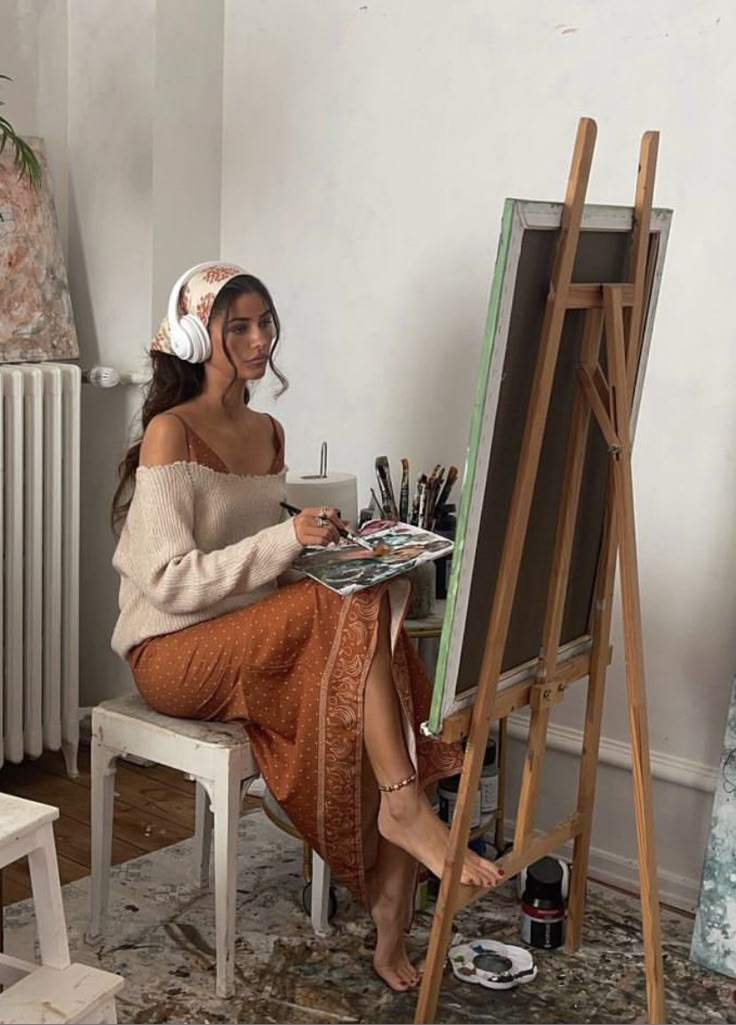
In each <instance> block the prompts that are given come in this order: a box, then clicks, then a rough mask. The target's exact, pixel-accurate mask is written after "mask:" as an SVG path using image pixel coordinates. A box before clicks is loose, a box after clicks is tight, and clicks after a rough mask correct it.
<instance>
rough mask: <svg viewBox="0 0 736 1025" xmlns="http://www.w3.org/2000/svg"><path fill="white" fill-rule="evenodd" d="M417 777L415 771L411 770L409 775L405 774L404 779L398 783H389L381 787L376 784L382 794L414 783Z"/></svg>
mask: <svg viewBox="0 0 736 1025" xmlns="http://www.w3.org/2000/svg"><path fill="white" fill-rule="evenodd" d="M416 778H417V774H416V772H412V774H411V776H407V777H406V779H402V780H401V782H400V783H390V784H389V785H388V786H386V787H383V786H381V784H380V783H379V784H378V789H379V790H380V791H381V793H383V794H391V793H393V791H394V790H402V789H403V788H404V787H408V786H409V784H410V783H415V782H416Z"/></svg>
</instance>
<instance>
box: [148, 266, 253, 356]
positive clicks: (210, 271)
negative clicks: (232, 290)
mask: <svg viewBox="0 0 736 1025" xmlns="http://www.w3.org/2000/svg"><path fill="white" fill-rule="evenodd" d="M246 273H247V271H245V270H244V269H243V268H242V267H238V266H237V265H236V264H234V263H213V264H211V265H210V266H209V267H205V268H203V269H202V270H200V271H197V272H196V274H193V275H192V276H191V278H189V280H188V281H187V282H186V284H185V285H184V286H183V287H182V289H181V291H180V293H179V314H180V315H183V314H185V313H191V314H192V315H193V316H195V317H196V318H197V319H198V320H199V321H201V323H202V326H203V327H204V328H205V330H206V329H207V324H208V323H209V319H210V314H211V313H212V304H213V303H214V301H215V299H216V298H217V296H218V294H219V292H220V291H221V290H222V288H223V287H224V286H225V285H226V284H227V283H228V281H232V279H233V278H237V277H239V275H241V274H246ZM151 352H167V353H168V354H169V355H170V356H175V355H176V353H175V352H174V350H173V349H172V347H171V332H170V331H169V318H168V316H166V317H164V319H163V320H162V321H161V324H160V325H159V329H158V331H157V332H156V334H155V335H154V336H153V341H152V342H151Z"/></svg>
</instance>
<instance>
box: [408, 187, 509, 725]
mask: <svg viewBox="0 0 736 1025" xmlns="http://www.w3.org/2000/svg"><path fill="white" fill-rule="evenodd" d="M514 205H515V200H513V199H507V200H506V202H505V203H504V207H503V217H502V220H501V235H500V238H499V240H498V252H497V254H496V265H495V267H494V270H493V283H492V285H491V295H490V299H489V301H488V316H487V317H486V327H485V333H484V336H483V349H482V351H481V356H480V368H479V372H478V383H477V385H476V388H475V399H474V401H473V415H472V418H471V421H470V438H469V441H468V450H467V457H466V460H465V473H464V474H463V486H462V493H461V495H460V508H459V510H458V515H457V528H456V532H455V547H454V550H453V553H452V568H451V570H450V582H449V584H448V585H447V604H446V606H445V619H444V623H443V626H442V636H441V638H440V647H439V653H438V655H437V668H436V671H435V677H434V690H433V692H432V707H431V709H430V713H429V720H428V722H427V729H428V730H429V732H430V733H434V734H438V733H440V732H441V730H442V702H443V697H444V683H445V673H446V671H447V655H448V649H449V646H450V633H451V630H452V622H453V619H454V617H455V604H456V602H457V587H458V580H459V576H460V567H461V566H462V563H463V548H464V545H465V530H466V528H467V524H468V512H469V509H470V496H471V494H472V491H473V483H474V481H475V469H476V460H477V457H478V442H479V440H480V431H481V425H482V423H483V411H484V407H485V401H486V393H487V391H488V375H489V372H490V367H491V355H492V353H493V345H494V342H495V338H496V328H497V326H498V315H499V311H500V308H501V286H502V284H503V279H504V275H505V273H506V260H507V258H508V252H509V242H510V240H511V222H512V219H513V214H514Z"/></svg>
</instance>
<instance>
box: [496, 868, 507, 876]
mask: <svg viewBox="0 0 736 1025" xmlns="http://www.w3.org/2000/svg"><path fill="white" fill-rule="evenodd" d="M498 874H499V875H500V876H505V875H506V873H505V872H504V870H503V869H502V868H499V870H498Z"/></svg>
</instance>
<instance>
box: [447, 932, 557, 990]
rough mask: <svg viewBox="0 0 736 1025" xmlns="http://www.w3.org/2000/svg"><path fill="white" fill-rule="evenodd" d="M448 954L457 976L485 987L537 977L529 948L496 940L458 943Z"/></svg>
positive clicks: (505, 986)
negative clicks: (525, 948) (513, 945)
mask: <svg viewBox="0 0 736 1025" xmlns="http://www.w3.org/2000/svg"><path fill="white" fill-rule="evenodd" d="M447 956H448V957H449V959H450V964H451V965H452V970H453V972H454V973H455V975H456V976H457V978H458V979H460V980H461V981H462V982H470V983H475V984H476V985H478V986H484V987H485V988H486V989H513V987H514V986H518V985H520V984H521V983H524V982H531V981H532V979H535V978H536V977H537V966H536V965H535V964H534V961H533V959H532V955H531V954H530V953H529V951H527V950H523V949H522V948H521V947H512V946H509V945H508V944H506V943H498V942H496V940H475V941H474V942H473V943H461V944H458V946H456V947H451V949H450V950H449V952H448V955H447Z"/></svg>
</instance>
